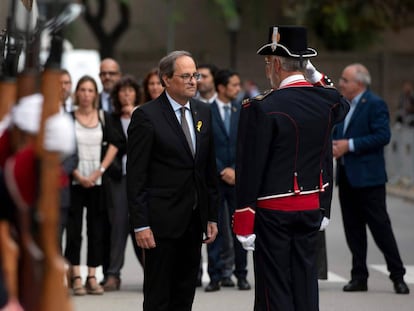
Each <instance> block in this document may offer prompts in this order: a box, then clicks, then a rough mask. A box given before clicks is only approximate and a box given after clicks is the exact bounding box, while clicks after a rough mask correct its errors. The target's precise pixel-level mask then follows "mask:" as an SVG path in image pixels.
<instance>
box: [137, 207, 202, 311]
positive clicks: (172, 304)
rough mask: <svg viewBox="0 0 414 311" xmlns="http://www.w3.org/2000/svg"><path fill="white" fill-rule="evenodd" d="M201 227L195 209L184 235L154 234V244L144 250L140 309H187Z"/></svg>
mask: <svg viewBox="0 0 414 311" xmlns="http://www.w3.org/2000/svg"><path fill="white" fill-rule="evenodd" d="M201 242H202V229H201V221H200V215H199V212H198V209H196V210H194V211H193V216H192V220H191V222H190V224H189V225H188V228H187V230H186V231H185V232H184V234H183V235H182V236H181V237H179V238H175V239H169V238H158V237H157V236H155V243H156V247H155V248H152V249H146V250H144V256H145V266H144V308H143V310H144V311H190V310H191V309H192V304H193V300H194V295H195V288H196V281H197V274H198V269H199V265H200V258H201V257H200V256H201Z"/></svg>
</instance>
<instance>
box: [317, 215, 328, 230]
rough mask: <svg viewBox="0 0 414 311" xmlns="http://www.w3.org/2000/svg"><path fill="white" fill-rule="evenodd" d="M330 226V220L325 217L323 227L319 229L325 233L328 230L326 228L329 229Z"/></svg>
mask: <svg viewBox="0 0 414 311" xmlns="http://www.w3.org/2000/svg"><path fill="white" fill-rule="evenodd" d="M328 225H329V218H328V217H325V216H323V218H322V221H321V227H320V228H319V231H324V230H325V229H326V227H328Z"/></svg>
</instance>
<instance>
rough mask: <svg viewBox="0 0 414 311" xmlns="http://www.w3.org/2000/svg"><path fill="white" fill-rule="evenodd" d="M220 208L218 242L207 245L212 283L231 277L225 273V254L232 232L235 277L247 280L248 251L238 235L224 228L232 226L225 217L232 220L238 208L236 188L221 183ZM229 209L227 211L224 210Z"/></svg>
mask: <svg viewBox="0 0 414 311" xmlns="http://www.w3.org/2000/svg"><path fill="white" fill-rule="evenodd" d="M219 190H220V198H221V202H220V207H219V211H218V228H219V232H218V234H217V238H216V240H215V241H214V242H213V243H211V244H209V245H207V253H208V274H209V276H210V280H211V281H215V282H218V281H220V280H221V279H222V278H223V277H229V276H231V274H230V275H228V273H227V274H226V271H225V259H223V256H222V255H223V253H225V252H226V251H227V249H228V248H229V243H226V237H225V233H226V232H227V231H228V230H230V232H231V238H232V240H233V251H234V266H235V270H234V275H235V276H236V277H237V278H246V276H247V251H246V250H245V249H243V247H242V245H241V243H240V242H239V241H238V240H237V238H236V235H235V234H233V232H232V230H231V228H225V227H224V226H227V227H228V226H231V220H230V221H226V220H227V219H225V215H227V214H228V215H229V217H230V219H231V217H232V215H233V213H234V211H235V208H236V193H235V187H234V186H230V185H227V184H225V183H224V182H220V187H219ZM226 208H227V211H225V210H224V209H226Z"/></svg>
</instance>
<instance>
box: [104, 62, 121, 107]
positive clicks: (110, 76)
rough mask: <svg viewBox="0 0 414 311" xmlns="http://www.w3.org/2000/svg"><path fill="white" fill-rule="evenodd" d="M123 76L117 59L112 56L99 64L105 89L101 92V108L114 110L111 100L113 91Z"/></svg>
mask: <svg viewBox="0 0 414 311" xmlns="http://www.w3.org/2000/svg"><path fill="white" fill-rule="evenodd" d="M121 76H122V74H121V68H120V66H119V64H118V62H117V61H116V60H114V59H112V58H105V59H103V60H102V62H101V64H100V66H99V78H100V79H101V83H102V88H103V90H102V92H101V93H100V94H99V108H100V109H102V110H103V111H107V112H112V111H113V110H114V109H113V106H112V102H111V92H112V89H113V87H114V85H115V83H117V82H118V81H119V79H121Z"/></svg>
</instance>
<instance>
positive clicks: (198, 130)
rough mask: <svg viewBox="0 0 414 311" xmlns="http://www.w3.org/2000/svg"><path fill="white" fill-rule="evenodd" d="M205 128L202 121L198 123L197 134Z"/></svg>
mask: <svg viewBox="0 0 414 311" xmlns="http://www.w3.org/2000/svg"><path fill="white" fill-rule="evenodd" d="M202 126H203V122H202V121H198V122H197V132H200V129H201V127H202Z"/></svg>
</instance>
